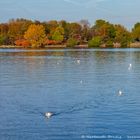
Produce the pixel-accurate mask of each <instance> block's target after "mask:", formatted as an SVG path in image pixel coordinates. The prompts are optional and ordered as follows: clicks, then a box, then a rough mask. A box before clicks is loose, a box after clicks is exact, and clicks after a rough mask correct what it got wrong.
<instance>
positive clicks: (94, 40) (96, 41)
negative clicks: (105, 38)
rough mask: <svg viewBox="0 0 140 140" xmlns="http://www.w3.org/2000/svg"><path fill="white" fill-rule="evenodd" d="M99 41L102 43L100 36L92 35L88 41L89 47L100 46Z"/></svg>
mask: <svg viewBox="0 0 140 140" xmlns="http://www.w3.org/2000/svg"><path fill="white" fill-rule="evenodd" d="M101 43H102V39H101V37H100V36H96V37H93V38H92V40H90V41H89V42H88V46H89V47H90V48H92V47H93V48H94V47H95V48H96V47H100V45H101Z"/></svg>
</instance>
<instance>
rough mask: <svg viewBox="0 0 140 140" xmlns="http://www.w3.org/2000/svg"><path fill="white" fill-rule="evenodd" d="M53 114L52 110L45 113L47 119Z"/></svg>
mask: <svg viewBox="0 0 140 140" xmlns="http://www.w3.org/2000/svg"><path fill="white" fill-rule="evenodd" d="M52 115H53V113H52V112H46V113H45V117H46V118H47V119H49V118H51V117H52Z"/></svg>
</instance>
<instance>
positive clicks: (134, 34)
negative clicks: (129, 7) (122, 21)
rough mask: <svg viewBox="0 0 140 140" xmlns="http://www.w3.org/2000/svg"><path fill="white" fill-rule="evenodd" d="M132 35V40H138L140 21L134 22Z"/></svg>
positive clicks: (139, 38)
mask: <svg viewBox="0 0 140 140" xmlns="http://www.w3.org/2000/svg"><path fill="white" fill-rule="evenodd" d="M132 36H133V38H134V40H136V41H140V23H139V22H138V23H136V24H135V25H134V28H133V29H132Z"/></svg>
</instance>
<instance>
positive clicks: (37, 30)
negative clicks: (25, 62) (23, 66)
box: [24, 24, 46, 47]
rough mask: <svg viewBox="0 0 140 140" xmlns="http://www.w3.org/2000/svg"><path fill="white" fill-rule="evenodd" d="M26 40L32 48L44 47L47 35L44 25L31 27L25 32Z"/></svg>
mask: <svg viewBox="0 0 140 140" xmlns="http://www.w3.org/2000/svg"><path fill="white" fill-rule="evenodd" d="M24 38H25V39H26V40H28V41H29V43H30V44H31V46H32V47H40V46H42V45H43V43H44V41H45V38H46V35H45V28H44V26H43V25H35V24H33V25H30V26H29V28H28V30H27V31H26V32H25V35H24Z"/></svg>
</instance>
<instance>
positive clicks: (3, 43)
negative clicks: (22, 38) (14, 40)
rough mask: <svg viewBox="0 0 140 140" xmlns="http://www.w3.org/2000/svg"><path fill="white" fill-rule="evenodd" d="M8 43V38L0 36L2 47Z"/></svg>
mask: <svg viewBox="0 0 140 140" xmlns="http://www.w3.org/2000/svg"><path fill="white" fill-rule="evenodd" d="M6 41H7V37H6V36H3V35H0V45H5V44H6Z"/></svg>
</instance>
